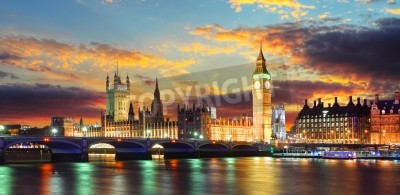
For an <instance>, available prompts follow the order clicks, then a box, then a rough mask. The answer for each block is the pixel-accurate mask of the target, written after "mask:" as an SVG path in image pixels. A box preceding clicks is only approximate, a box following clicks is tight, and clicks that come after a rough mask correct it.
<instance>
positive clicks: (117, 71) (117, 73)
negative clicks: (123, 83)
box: [117, 60, 118, 75]
mask: <svg viewBox="0 0 400 195" xmlns="http://www.w3.org/2000/svg"><path fill="white" fill-rule="evenodd" d="M117 75H118V60H117Z"/></svg>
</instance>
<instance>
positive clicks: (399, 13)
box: [384, 8, 400, 15]
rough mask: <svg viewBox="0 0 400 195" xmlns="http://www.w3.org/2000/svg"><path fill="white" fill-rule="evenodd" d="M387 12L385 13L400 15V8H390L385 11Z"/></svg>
mask: <svg viewBox="0 0 400 195" xmlns="http://www.w3.org/2000/svg"><path fill="white" fill-rule="evenodd" d="M384 10H385V12H387V13H391V14H394V15H400V8H397V9H389V8H386V9H384Z"/></svg>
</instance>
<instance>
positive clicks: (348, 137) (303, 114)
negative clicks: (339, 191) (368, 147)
mask: <svg viewBox="0 0 400 195" xmlns="http://www.w3.org/2000/svg"><path fill="white" fill-rule="evenodd" d="M369 116H370V108H369V107H368V105H367V100H364V104H363V105H361V102H360V98H357V104H356V105H354V103H353V101H352V96H350V98H349V103H348V104H347V105H346V106H340V105H339V103H338V102H337V97H335V102H334V104H333V105H332V106H331V104H328V107H324V102H321V99H320V98H319V99H318V104H317V103H316V101H314V107H312V108H310V107H309V106H308V104H307V100H305V104H304V107H303V109H302V110H301V111H300V113H299V114H298V115H297V118H296V121H295V122H296V125H295V126H296V134H297V136H298V137H297V140H298V142H307V143H309V142H311V143H369V138H368V131H369V129H370V127H371V126H370V122H369Z"/></svg>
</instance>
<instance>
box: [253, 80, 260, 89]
mask: <svg viewBox="0 0 400 195" xmlns="http://www.w3.org/2000/svg"><path fill="white" fill-rule="evenodd" d="M254 88H255V89H260V81H256V82H254Z"/></svg>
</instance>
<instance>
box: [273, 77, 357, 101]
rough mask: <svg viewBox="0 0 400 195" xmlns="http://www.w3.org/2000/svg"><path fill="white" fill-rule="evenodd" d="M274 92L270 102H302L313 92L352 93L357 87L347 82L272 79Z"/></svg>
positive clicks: (312, 94) (311, 95) (322, 93)
mask: <svg viewBox="0 0 400 195" xmlns="http://www.w3.org/2000/svg"><path fill="white" fill-rule="evenodd" d="M273 85H274V93H273V95H274V96H273V98H272V102H274V103H278V102H281V103H284V104H297V103H300V104H302V103H303V101H304V99H309V98H311V97H313V96H314V94H321V95H324V94H331V95H332V96H335V95H337V94H339V93H347V94H352V92H353V90H354V89H357V86H356V85H355V84H352V83H349V84H348V85H344V84H342V83H326V82H322V81H301V80H297V81H294V80H292V81H274V82H273Z"/></svg>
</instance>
